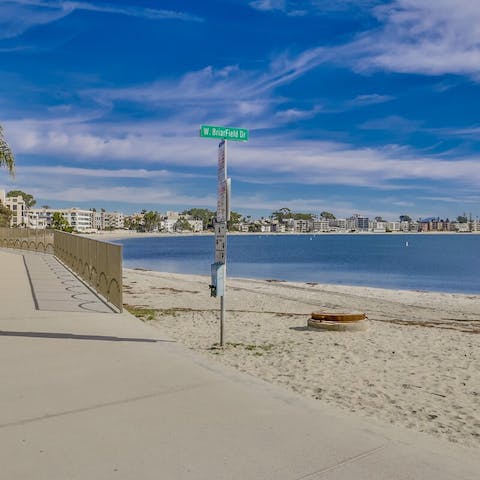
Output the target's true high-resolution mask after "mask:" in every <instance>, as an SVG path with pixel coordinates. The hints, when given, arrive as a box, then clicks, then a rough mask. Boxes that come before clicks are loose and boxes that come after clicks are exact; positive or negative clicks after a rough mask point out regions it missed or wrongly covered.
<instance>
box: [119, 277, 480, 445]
mask: <svg viewBox="0 0 480 480" xmlns="http://www.w3.org/2000/svg"><path fill="white" fill-rule="evenodd" d="M124 282H125V297H124V302H125V303H127V304H130V305H136V306H145V307H150V308H155V309H158V311H157V313H156V318H157V320H156V321H155V322H154V323H155V325H157V326H158V328H160V329H161V330H162V331H163V332H165V334H167V335H168V336H170V337H171V338H174V339H176V340H177V341H179V342H181V343H183V344H185V345H187V346H188V347H190V348H192V349H194V350H197V351H199V352H202V353H203V354H205V355H209V356H210V357H212V358H215V359H217V360H218V361H220V362H222V363H225V364H227V365H231V366H233V367H235V368H238V369H239V370H241V371H244V372H248V373H249V374H251V375H255V376H258V377H260V378H262V379H264V380H267V381H269V382H273V383H278V384H282V385H284V386H286V387H288V388H291V389H293V390H295V391H297V392H299V393H301V394H304V395H308V396H312V397H315V398H317V399H319V401H322V402H326V403H329V404H333V405H336V406H339V407H342V408H345V409H347V410H350V411H354V412H358V413H359V414H361V415H365V416H371V417H376V418H377V419H380V420H383V421H386V422H391V423H393V424H397V425H401V426H404V427H408V428H413V429H416V430H420V431H422V432H426V433H429V434H432V435H435V436H440V437H444V438H446V439H448V440H450V441H453V442H458V443H460V444H463V445H466V446H471V447H480V334H479V333H480V296H479V295H457V294H445V293H426V292H415V291H394V290H384V289H376V288H366V287H345V286H333V285H310V284H302V283H290V282H268V281H261V280H246V279H232V280H229V290H228V297H227V302H228V303H227V309H228V316H227V320H226V325H225V340H226V342H228V344H227V346H226V348H225V349H224V350H220V349H216V348H214V349H212V348H211V347H212V345H213V344H214V343H215V342H218V337H219V321H218V307H219V301H218V299H213V298H210V297H209V289H208V283H209V278H207V277H201V276H194V275H178V274H168V273H160V272H150V271H140V270H129V269H126V270H125V279H124ZM315 310H325V311H337V312H342V311H362V312H365V313H367V315H368V317H369V328H368V330H367V331H365V332H318V331H310V330H307V329H306V324H307V320H308V318H309V316H310V315H309V314H310V313H311V312H312V311H315Z"/></svg>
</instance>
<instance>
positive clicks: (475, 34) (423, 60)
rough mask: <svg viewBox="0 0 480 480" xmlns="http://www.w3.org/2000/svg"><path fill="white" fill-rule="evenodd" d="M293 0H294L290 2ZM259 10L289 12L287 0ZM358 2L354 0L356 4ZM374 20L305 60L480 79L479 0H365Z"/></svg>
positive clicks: (327, 5)
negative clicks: (348, 38)
mask: <svg viewBox="0 0 480 480" xmlns="http://www.w3.org/2000/svg"><path fill="white" fill-rule="evenodd" d="M292 3H293V2H292ZM356 3H357V4H358V2H354V1H351V2H350V1H348V0H345V1H343V2H342V1H340V2H330V1H324V2H322V1H320V0H318V1H315V0H311V1H309V2H305V4H304V6H305V8H308V9H309V11H311V10H312V9H320V8H324V9H327V10H331V9H342V8H347V7H348V8H354V7H355V4H356ZM250 5H252V6H254V7H255V8H257V9H260V10H278V11H283V12H285V13H288V11H289V9H290V8H292V5H291V3H290V2H273V1H266V0H265V1H259V2H252V3H251V4H250ZM357 6H358V5H357ZM362 8H365V9H366V11H368V12H370V15H371V16H372V17H373V18H374V19H375V21H376V26H375V27H374V28H371V29H369V30H366V31H364V32H362V33H360V34H358V35H357V37H356V38H355V39H354V40H353V41H352V42H349V43H347V44H343V45H336V46H333V47H330V48H323V49H322V48H318V47H317V48H313V49H311V50H309V51H305V52H303V53H302V54H301V56H302V57H303V58H309V64H310V65H315V64H318V63H317V62H324V61H333V62H336V63H338V64H343V65H345V64H347V65H350V66H351V67H352V68H354V69H355V71H357V72H371V71H376V70H384V71H389V72H399V73H414V74H424V75H444V74H456V75H464V76H468V77H470V78H473V79H475V80H476V81H480V67H479V65H480V40H479V38H480V8H479V4H478V1H477V0H393V1H390V2H388V3H386V4H385V3H384V2H376V1H365V2H363V3H362Z"/></svg>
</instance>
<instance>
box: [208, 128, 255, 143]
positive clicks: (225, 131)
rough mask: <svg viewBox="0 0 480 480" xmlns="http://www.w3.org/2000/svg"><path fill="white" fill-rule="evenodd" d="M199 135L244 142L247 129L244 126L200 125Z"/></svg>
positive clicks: (246, 136)
mask: <svg viewBox="0 0 480 480" xmlns="http://www.w3.org/2000/svg"><path fill="white" fill-rule="evenodd" d="M200 136H201V137H206V138H221V139H223V140H236V141H238V142H246V141H247V140H248V130H247V129H246V128H232V127H212V126H211V125H202V126H201V127H200Z"/></svg>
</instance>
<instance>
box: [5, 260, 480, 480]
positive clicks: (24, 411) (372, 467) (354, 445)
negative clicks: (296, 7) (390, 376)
mask: <svg viewBox="0 0 480 480" xmlns="http://www.w3.org/2000/svg"><path fill="white" fill-rule="evenodd" d="M25 265H26V263H25V262H24V260H23V256H22V255H19V254H14V253H9V252H5V251H3V252H2V251H0V272H1V280H0V286H1V288H0V379H1V381H0V462H1V478H5V479H7V480H17V479H29V480H30V479H38V480H42V479H45V480H47V479H48V480H56V479H58V480H66V479H102V480H103V479H162V480H163V479H167V480H169V479H179V480H181V479H194V480H201V479H219V480H220V479H222V480H227V479H239V480H240V479H241V480H246V479H272V480H273V479H275V480H283V479H285V480H287V479H288V480H300V479H308V480H313V479H315V480H316V479H332V480H333V479H335V480H339V479H355V480H363V479H365V480H366V479H369V480H375V479H379V480H380V479H382V480H390V479H402V480H405V479H445V480H446V479H449V480H450V479H471V480H473V479H477V478H479V476H480V455H479V454H480V452H479V451H478V450H466V449H462V448H460V447H457V446H455V445H453V444H450V443H446V442H443V441H440V440H437V439H434V438H431V437H428V436H424V435H421V434H418V433H415V432H412V431H408V430H403V429H398V428H393V427H391V426H387V425H382V424H379V423H374V422H371V421H367V420H364V419H360V418H357V417H355V416H354V415H352V414H348V413H345V412H343V411H340V410H335V409H333V408H331V407H326V406H324V405H322V404H321V403H320V402H318V401H314V400H309V399H305V398H301V397H299V396H297V395H295V394H293V393H291V392H288V391H286V390H283V389H281V388H278V387H276V386H273V385H269V384H266V383H264V382H262V381H260V380H257V379H254V378H252V377H250V376H247V375H243V374H240V373H238V372H236V371H233V370H231V369H228V368H224V367H222V366H220V365H217V364H215V363H212V362H210V361H209V360H208V359H206V358H205V359H204V358H203V357H201V356H198V355H196V354H194V353H192V352H190V351H188V350H186V349H184V348H183V347H181V346H179V345H177V344H175V343H173V342H171V341H170V340H169V339H168V338H165V337H163V336H162V335H160V334H159V330H158V329H157V328H154V327H151V326H149V325H145V324H143V323H142V322H140V321H138V320H137V319H135V318H133V317H132V316H130V315H129V314H128V313H123V314H114V313H100V312H94V311H78V310H77V311H71V310H73V307H72V308H71V309H70V310H69V307H68V305H66V304H64V305H63V307H64V309H65V311H59V310H58V309H57V310H55V311H53V310H52V311H48V310H47V309H46V308H47V307H48V305H47V306H45V305H44V309H43V310H37V309H36V308H35V302H34V300H33V296H32V286H31V283H30V282H29V278H28V275H27V270H26V266H25ZM32 265H33V266H32ZM34 265H35V262H31V263H30V267H29V268H30V276H32V274H34V273H35V272H33V271H32V269H33V270H34V269H35V266H34ZM42 268H43V267H42ZM79 283H81V282H79ZM53 284H54V281H53V280H52V284H51V285H53ZM70 286H72V285H70ZM78 288H80V285H78ZM53 293H54V292H53V291H50V292H49V294H51V298H50V300H51V301H53V302H55V298H54V297H55V295H52V294H53ZM59 295H60V296H61V295H63V294H62V293H61V292H60V293H59ZM62 298H63V297H62ZM57 306H58V304H57Z"/></svg>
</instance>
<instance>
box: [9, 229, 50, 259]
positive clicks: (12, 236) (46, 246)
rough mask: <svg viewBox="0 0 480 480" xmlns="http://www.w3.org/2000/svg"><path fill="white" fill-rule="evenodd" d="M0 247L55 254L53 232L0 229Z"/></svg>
mask: <svg viewBox="0 0 480 480" xmlns="http://www.w3.org/2000/svg"><path fill="white" fill-rule="evenodd" d="M0 247H4V248H18V249H20V250H32V251H34V252H43V253H53V252H54V245H53V230H35V229H33V228H5V227H2V228H0Z"/></svg>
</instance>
